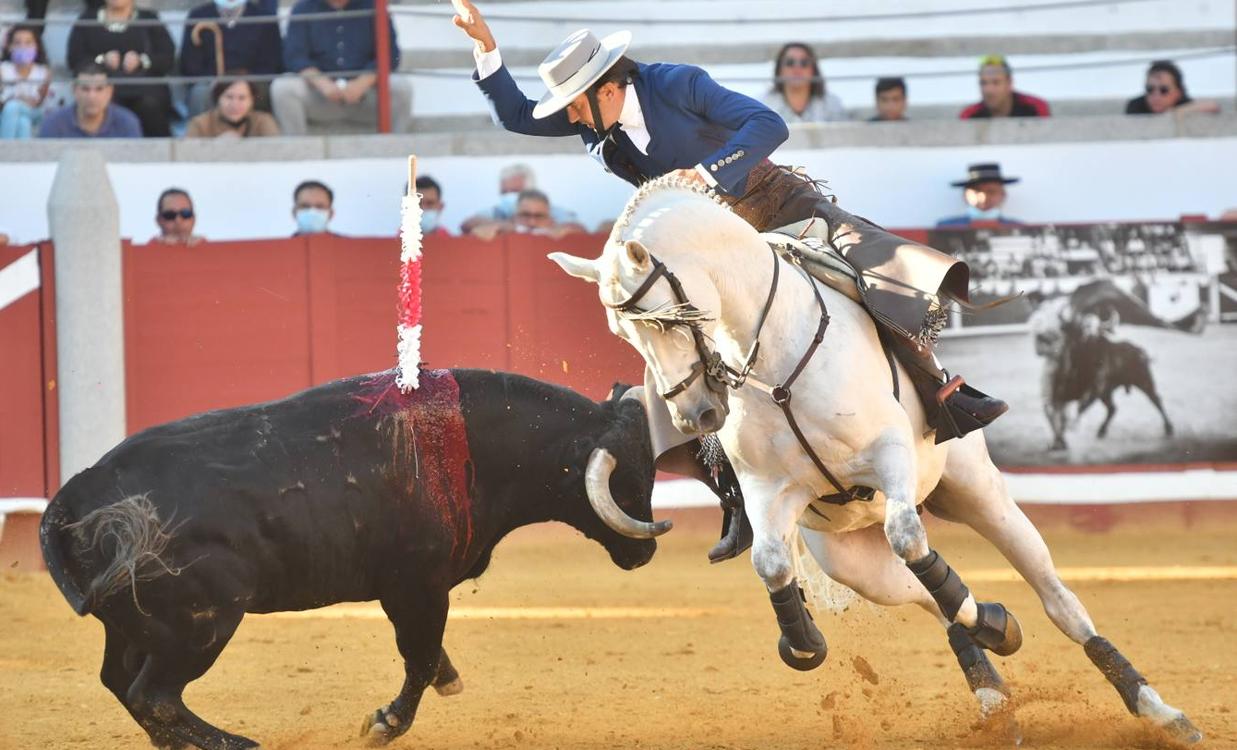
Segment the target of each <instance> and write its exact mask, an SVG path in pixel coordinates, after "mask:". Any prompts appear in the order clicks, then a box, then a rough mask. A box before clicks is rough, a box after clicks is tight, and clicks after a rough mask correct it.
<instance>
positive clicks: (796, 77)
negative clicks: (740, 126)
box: [763, 42, 850, 124]
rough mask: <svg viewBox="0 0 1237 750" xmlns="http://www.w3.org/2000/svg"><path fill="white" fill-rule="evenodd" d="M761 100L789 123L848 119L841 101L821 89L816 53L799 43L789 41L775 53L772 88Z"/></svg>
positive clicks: (821, 77) (821, 78)
mask: <svg viewBox="0 0 1237 750" xmlns="http://www.w3.org/2000/svg"><path fill="white" fill-rule="evenodd" d="M763 101H764V103H765V105H766V106H767V107H768V108H769V109H771V110H773V111H774V112H777V113H778V114H779V115H781V116H782V119H783V120H785V121H786V122H787V123H789V124H794V123H796V122H832V121H835V120H849V119H850V115H848V114H847V113H846V108H845V107H844V106H842V100H841V99H839V98H838V97H837V95H836V94H830V93H829V92H827V91H826V90H825V77H824V76H823V75H821V73H820V65H819V64H818V63H817V62H816V53H815V52H813V51H812V48H811V47H809V46H807V45H806V44H803V43H801V42H791V43H790V44H787V45H786V46H784V47H782V49H781V51H780V52H778V53H777V59H776V61H775V62H774V63H773V88H771V89H769V92H768V93H767V94H765V95H764V99H763Z"/></svg>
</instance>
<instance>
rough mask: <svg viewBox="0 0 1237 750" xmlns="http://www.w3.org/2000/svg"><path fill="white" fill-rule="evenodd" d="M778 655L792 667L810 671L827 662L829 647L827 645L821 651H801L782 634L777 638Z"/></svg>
mask: <svg viewBox="0 0 1237 750" xmlns="http://www.w3.org/2000/svg"><path fill="white" fill-rule="evenodd" d="M777 655H778V656H780V657H782V661H783V662H785V664H786V666H788V667H790V668H791V669H797V670H799V671H800V672H810V671H812V670H813V669H816V668H817V667H819V666H820V665H821V664H824V663H825V657H826V656H828V655H829V647H828V646H825V647H823V648H822V649H821V650H820V651H800V650H799V649H797V648H794V647H793V646H791V645H790V641H788V640H787V639H786V636H782V637H781V638H778V639H777Z"/></svg>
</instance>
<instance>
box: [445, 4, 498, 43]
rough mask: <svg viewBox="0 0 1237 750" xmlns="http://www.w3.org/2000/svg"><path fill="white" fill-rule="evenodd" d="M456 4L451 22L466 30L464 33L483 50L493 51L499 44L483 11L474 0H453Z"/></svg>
mask: <svg viewBox="0 0 1237 750" xmlns="http://www.w3.org/2000/svg"><path fill="white" fill-rule="evenodd" d="M451 4H452V5H454V6H455V17H454V18H452V19H451V22H452V23H454V24H455V25H456V26H458V27H460V28H461V29H463V30H464V33H465V34H467V35H468V36H469V37H471V38H472V40H473V41H474V42H476V43H477V49H479V50H481V51H482V52H492V51H494V49H495V48H496V47H497V46H498V42H496V41H494V34H493V33H491V32H490V26H489V24H487V23H486V22H485V19H484V18H482V17H481V11H479V10H477V6H475V5H473V4H472V0H451Z"/></svg>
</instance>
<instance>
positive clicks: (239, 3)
mask: <svg viewBox="0 0 1237 750" xmlns="http://www.w3.org/2000/svg"><path fill="white" fill-rule="evenodd" d="M245 2H246V0H215V6H216V7H218V8H219V10H236V9H237V8H242V7H244V5H245Z"/></svg>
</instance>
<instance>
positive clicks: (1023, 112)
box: [958, 55, 1052, 120]
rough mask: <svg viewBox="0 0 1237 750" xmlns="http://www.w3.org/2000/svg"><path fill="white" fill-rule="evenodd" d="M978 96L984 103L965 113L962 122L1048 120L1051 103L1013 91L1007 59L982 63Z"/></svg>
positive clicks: (987, 59) (990, 57)
mask: <svg viewBox="0 0 1237 750" xmlns="http://www.w3.org/2000/svg"><path fill="white" fill-rule="evenodd" d="M979 94H980V96H981V97H982V101H980V102H978V103H977V104H972V105H971V106H969V107H967V108H966V109H964V110H962V112H961V114H959V115H958V116H959V117H961V118H962V119H963V120H972V119H976V118H985V117H1048V116H1049V115H1051V114H1052V112H1051V111H1050V110H1049V108H1048V102H1046V101H1044V100H1043V99H1040V98H1039V97H1037V96H1031V95H1030V94H1024V93H1022V92H1019V91H1015V90H1014V72H1013V69H1012V68H1010V67H1009V61H1008V60H1006V59H1005V56H1004V55H988V56H987V57H985V58H984V59H983V60H980V61H979Z"/></svg>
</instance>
